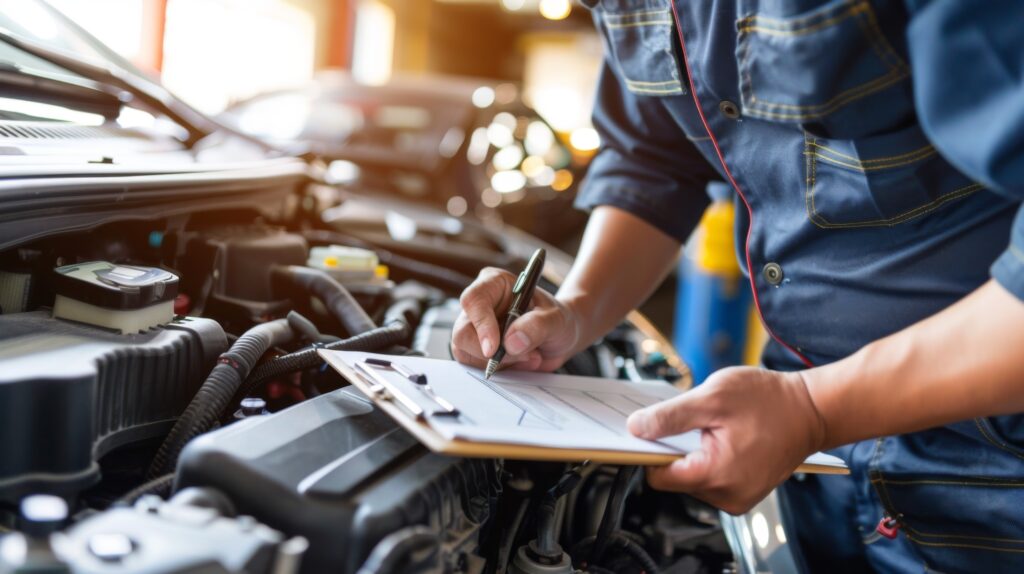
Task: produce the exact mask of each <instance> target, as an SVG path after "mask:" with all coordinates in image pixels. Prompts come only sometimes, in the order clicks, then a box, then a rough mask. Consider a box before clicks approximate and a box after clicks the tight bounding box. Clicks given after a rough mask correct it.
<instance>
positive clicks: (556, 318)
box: [452, 267, 580, 371]
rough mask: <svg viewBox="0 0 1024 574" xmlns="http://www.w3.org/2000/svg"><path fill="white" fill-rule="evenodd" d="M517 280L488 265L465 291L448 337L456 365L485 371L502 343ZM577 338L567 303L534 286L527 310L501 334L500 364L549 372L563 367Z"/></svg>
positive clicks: (506, 272)
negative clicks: (506, 316) (505, 319)
mask: <svg viewBox="0 0 1024 574" xmlns="http://www.w3.org/2000/svg"><path fill="white" fill-rule="evenodd" d="M515 281H516V276H515V275H513V274H511V273H509V272H508V271H503V270H501V269H494V268H490V267H488V268H487V269H484V270H483V271H481V272H480V276H479V277H477V279H476V281H474V282H473V284H472V285H470V286H469V287H468V288H467V289H466V290H465V291H464V292H463V293H462V297H461V299H460V302H461V303H462V312H461V313H459V317H458V319H456V321H455V330H454V332H453V333H452V355H453V356H454V357H455V359H456V360H457V361H459V362H460V363H465V364H467V365H473V366H476V367H480V368H483V367H484V366H485V365H486V364H487V359H489V358H490V357H491V356H492V355H494V352H495V351H496V350H497V349H498V343H499V342H500V341H501V329H502V327H503V325H502V324H501V323H500V321H501V320H502V315H504V313H505V311H507V310H508V307H509V305H511V304H512V286H513V285H514V284H515ZM579 340H580V327H579V320H578V319H577V317H576V315H575V313H573V312H572V310H571V309H570V308H569V306H568V305H566V304H565V303H562V302H561V301H559V300H558V299H556V298H555V297H554V296H552V295H551V294H550V293H548V292H547V291H544V290H543V289H540V288H537V289H536V290H534V292H533V297H532V299H531V300H530V310H529V311H528V312H526V313H524V314H523V316H522V317H519V319H516V320H515V321H514V322H513V323H512V325H511V326H510V327H509V330H508V333H506V334H505V353H506V355H505V359H504V360H503V361H502V365H504V366H507V367H508V368H512V369H518V370H522V371H553V370H555V369H557V368H558V367H560V366H562V363H564V362H565V361H566V360H567V359H568V358H569V357H570V356H571V355H572V353H573V351H574V350H575V348H576V345H577V343H579Z"/></svg>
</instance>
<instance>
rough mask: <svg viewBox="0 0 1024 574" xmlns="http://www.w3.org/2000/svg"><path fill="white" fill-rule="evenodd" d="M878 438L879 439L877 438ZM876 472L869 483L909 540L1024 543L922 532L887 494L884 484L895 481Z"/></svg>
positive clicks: (1013, 539)
mask: <svg viewBox="0 0 1024 574" xmlns="http://www.w3.org/2000/svg"><path fill="white" fill-rule="evenodd" d="M879 440H881V439H879ZM876 472H877V473H878V477H879V478H877V479H872V480H871V484H874V485H877V486H878V487H879V488H876V489H875V490H876V492H878V495H879V497H881V498H882V499H883V502H882V503H883V504H884V505H885V508H886V510H887V511H888V512H889V513H890V514H891V515H892V516H894V517H897V520H898V521H899V525H900V527H901V528H903V530H904V532H905V534H906V535H907V537H908V538H911V540H913V537H912V535H913V536H921V537H925V538H957V539H963V540H987V541H989V542H1007V543H1012V544H1024V540H1021V539H1017V538H994V537H989V536H973V535H967V534H934V533H930V532H922V531H920V530H917V529H915V528H914V527H913V526H911V525H909V524H907V522H906V521H905V520H903V516H904V515H903V513H901V512H900V511H899V509H898V508H896V505H894V504H893V503H892V498H891V497H890V496H889V489H888V488H886V484H887V483H891V484H895V482H893V481H888V480H886V478H885V476H884V475H883V474H882V472H881V471H879V470H876ZM915 542H918V541H915ZM930 544H936V543H930Z"/></svg>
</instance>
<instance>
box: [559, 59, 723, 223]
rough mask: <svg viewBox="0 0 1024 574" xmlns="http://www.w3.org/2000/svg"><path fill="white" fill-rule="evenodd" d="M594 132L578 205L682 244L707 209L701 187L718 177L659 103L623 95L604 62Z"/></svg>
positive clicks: (662, 104)
mask: <svg viewBox="0 0 1024 574" xmlns="http://www.w3.org/2000/svg"><path fill="white" fill-rule="evenodd" d="M676 97H685V98H689V97H690V96H689V95H683V96H676ZM594 127H595V128H596V129H597V131H598V133H599V134H600V136H601V149H600V151H599V152H598V154H597V156H596V157H595V158H594V160H593V161H592V162H591V165H590V169H589V171H588V172H587V178H586V180H585V182H584V183H583V185H582V188H581V191H580V194H579V195H578V196H577V198H576V206H577V207H578V208H580V209H584V210H591V209H593V208H594V207H597V206H599V205H611V206H614V207H617V208H620V209H623V210H625V211H628V212H630V213H632V214H633V215H636V216H637V217H640V218H641V219H644V220H645V221H647V222H649V223H650V224H652V225H654V226H655V227H657V228H658V229H660V230H661V231H663V232H664V233H666V234H668V235H669V236H671V237H674V238H675V239H677V240H679V241H680V242H683V241H685V240H686V237H687V236H688V235H689V233H690V231H691V230H692V229H693V228H694V226H696V225H697V222H698V221H699V220H700V217H701V215H702V214H703V212H704V208H705V207H706V206H707V203H708V198H707V194H706V193H705V187H706V186H707V183H708V181H710V180H711V179H714V178H716V174H715V172H714V170H713V169H712V168H711V166H710V165H709V164H708V162H707V160H705V159H704V157H703V156H702V155H701V154H700V152H699V151H697V149H696V148H695V147H694V145H693V143H692V142H691V141H689V140H688V139H687V138H686V135H685V133H684V132H683V130H682V128H681V127H680V126H679V124H678V123H677V121H676V120H675V118H673V117H672V115H671V114H670V113H669V112H668V110H667V109H666V108H665V104H664V102H663V101H662V98H658V97H652V96H641V95H635V94H633V93H631V92H629V91H627V90H626V89H625V88H624V87H623V85H622V82H621V81H620V79H619V78H618V76H617V75H616V74H615V72H614V71H613V70H612V67H611V66H610V65H609V64H608V62H607V61H606V62H605V65H604V68H603V69H602V71H601V76H600V81H599V82H598V92H597V101H596V104H595V107H594Z"/></svg>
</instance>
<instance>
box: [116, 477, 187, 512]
mask: <svg viewBox="0 0 1024 574" xmlns="http://www.w3.org/2000/svg"><path fill="white" fill-rule="evenodd" d="M172 484H174V473H173V472H170V473H167V474H165V475H163V476H158V477H156V478H154V479H152V480H148V481H146V482H144V483H142V484H140V485H139V486H136V487H135V488H133V489H131V490H129V491H128V492H127V493H125V494H124V496H122V497H121V498H118V499H117V501H115V502H114V504H113V505H112V506H131V505H133V504H135V501H137V500H138V499H140V498H142V497H143V496H146V495H147V494H155V495H157V496H159V497H161V498H167V495H168V494H170V493H171V485H172Z"/></svg>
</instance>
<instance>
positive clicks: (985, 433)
mask: <svg viewBox="0 0 1024 574" xmlns="http://www.w3.org/2000/svg"><path fill="white" fill-rule="evenodd" d="M974 425H975V426H976V427H978V430H979V431H981V435H982V436H984V437H985V440H987V441H988V442H990V443H992V444H993V445H995V446H997V447H999V448H1001V449H1003V450H1005V451H1006V452H1008V453H1010V454H1012V455H1013V456H1015V457H1017V458H1019V459H1021V460H1024V455H1022V454H1021V453H1019V452H1017V451H1015V450H1013V449H1012V448H1010V447H1009V446H1008V445H1006V444H1005V443H1004V442H1002V441H998V440H996V439H995V437H993V436H992V435H990V434H989V432H988V431H987V430H986V429H985V427H983V426H982V424H981V419H974Z"/></svg>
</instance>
